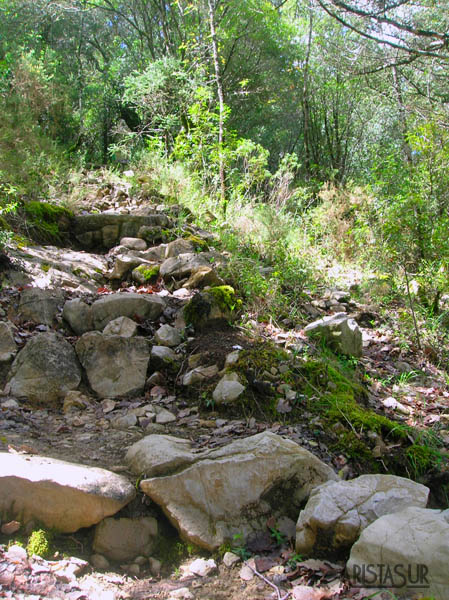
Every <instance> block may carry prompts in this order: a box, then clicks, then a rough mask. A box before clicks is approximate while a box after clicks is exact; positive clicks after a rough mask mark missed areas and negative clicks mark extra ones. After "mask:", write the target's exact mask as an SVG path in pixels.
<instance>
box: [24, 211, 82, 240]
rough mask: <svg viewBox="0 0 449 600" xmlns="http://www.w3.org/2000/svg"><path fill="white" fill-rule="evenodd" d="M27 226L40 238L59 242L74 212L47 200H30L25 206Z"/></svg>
mask: <svg viewBox="0 0 449 600" xmlns="http://www.w3.org/2000/svg"><path fill="white" fill-rule="evenodd" d="M23 212H24V215H25V217H26V219H27V226H28V228H31V232H32V233H33V234H34V236H35V237H37V239H39V240H43V241H50V242H59V241H61V239H62V237H63V231H64V230H67V228H68V225H69V223H70V220H71V219H72V217H73V213H72V212H71V211H69V210H67V209H66V208H63V207H62V206H56V205H54V204H48V203H47V202H37V201H33V202H28V203H26V204H25V205H24V207H23Z"/></svg>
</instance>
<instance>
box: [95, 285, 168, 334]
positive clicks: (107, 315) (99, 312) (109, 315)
mask: <svg viewBox="0 0 449 600" xmlns="http://www.w3.org/2000/svg"><path fill="white" fill-rule="evenodd" d="M164 308H165V302H164V300H162V298H160V297H159V296H156V295H155V294H151V295H150V294H137V293H129V294H128V293H122V294H121V293H117V294H110V295H108V296H103V297H102V298H100V299H99V300H96V301H95V302H94V303H93V304H92V319H93V325H94V328H95V329H97V330H99V331H102V330H103V329H104V328H105V326H106V325H107V324H108V323H109V321H112V320H113V319H117V317H129V318H130V319H136V318H137V319H142V320H146V319H149V320H150V321H154V320H156V319H157V318H158V317H159V315H160V314H161V313H162V311H163V310H164Z"/></svg>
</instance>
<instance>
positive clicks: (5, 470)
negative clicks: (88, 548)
mask: <svg viewBox="0 0 449 600" xmlns="http://www.w3.org/2000/svg"><path fill="white" fill-rule="evenodd" d="M135 493H136V492H135V489H134V486H133V485H132V484H131V483H129V481H128V480H127V479H126V478H125V477H123V476H121V475H116V474H115V473H111V472H110V471H107V470H105V469H98V468H95V467H87V466H84V465H76V464H73V463H69V462H65V461H62V460H56V459H53V458H44V457H42V456H21V455H19V454H9V453H7V452H4V453H1V454H0V518H1V519H2V520H7V519H9V520H10V519H16V520H18V521H20V523H22V524H26V523H28V522H29V521H35V522H37V523H41V524H42V525H44V526H45V527H47V528H54V529H56V530H58V531H61V532H63V533H70V532H73V531H77V530H78V529H81V527H91V526H92V525H95V524H96V523H98V522H99V521H101V520H102V519H104V518H105V517H108V516H111V515H113V514H115V513H116V512H118V511H119V510H120V509H121V508H123V506H125V505H126V504H128V502H130V501H131V500H132V499H133V498H134V496H135Z"/></svg>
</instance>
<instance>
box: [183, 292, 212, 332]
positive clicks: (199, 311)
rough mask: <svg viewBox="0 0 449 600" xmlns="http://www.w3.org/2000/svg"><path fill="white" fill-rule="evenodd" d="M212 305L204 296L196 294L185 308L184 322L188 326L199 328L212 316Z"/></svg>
mask: <svg viewBox="0 0 449 600" xmlns="http://www.w3.org/2000/svg"><path fill="white" fill-rule="evenodd" d="M211 308H212V307H211V304H210V302H209V301H208V300H207V298H206V297H205V295H204V294H195V295H194V296H193V298H192V299H191V300H190V302H188V304H186V306H185V307H184V320H185V322H186V324H187V325H193V326H194V327H197V326H198V325H199V324H200V323H201V321H202V320H203V319H207V317H208V316H209V315H210V311H211Z"/></svg>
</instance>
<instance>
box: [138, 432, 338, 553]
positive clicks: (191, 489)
mask: <svg viewBox="0 0 449 600" xmlns="http://www.w3.org/2000/svg"><path fill="white" fill-rule="evenodd" d="M330 479H331V480H336V479H337V476H336V475H335V473H334V472H333V471H332V469H331V468H330V467H328V466H327V465H325V464H324V463H322V462H321V461H320V460H319V459H318V458H316V457H315V456H313V454H311V453H310V452H308V451H307V450H305V449H304V448H301V447H300V446H298V445H297V444H295V443H294V442H292V441H290V440H284V439H282V438H281V437H279V436H277V435H275V434H274V433H271V432H264V433H260V434H257V435H255V436H252V437H249V438H246V439H240V440H236V441H235V442H232V443H231V444H229V445H227V446H224V447H222V448H219V449H215V450H210V451H206V452H204V453H201V456H200V457H198V459H197V461H196V462H195V463H193V464H192V465H190V466H186V467H182V466H181V467H179V468H178V470H177V472H176V473H174V474H171V475H167V476H163V477H153V478H151V479H146V480H144V481H142V482H141V484H140V485H141V488H142V490H143V491H144V492H145V493H146V494H147V495H148V496H150V498H151V499H152V500H154V501H155V502H156V503H157V504H159V505H160V506H161V507H162V510H163V511H164V513H165V514H166V515H167V516H168V518H169V519H170V521H171V522H172V523H173V524H174V525H175V526H176V527H177V528H178V530H179V531H180V533H181V536H182V537H183V538H184V539H186V540H189V541H191V542H192V543H194V544H197V545H199V546H201V547H204V548H207V549H208V550H214V549H217V548H218V547H219V546H220V545H221V544H223V543H224V542H226V541H230V540H232V538H233V535H234V534H237V533H241V534H248V533H250V532H251V531H255V530H260V529H265V527H266V519H267V516H268V515H270V516H275V517H278V516H281V515H283V514H286V515H287V516H295V517H296V515H297V513H298V511H299V507H300V505H301V502H303V501H304V500H305V499H306V498H307V497H308V495H309V494H310V491H311V490H312V489H313V487H315V486H316V485H319V484H321V483H324V482H325V481H327V480H330ZM289 513H290V514H289Z"/></svg>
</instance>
